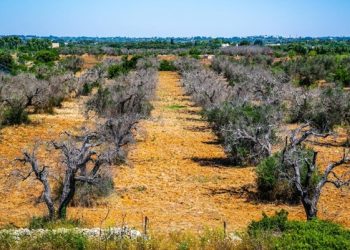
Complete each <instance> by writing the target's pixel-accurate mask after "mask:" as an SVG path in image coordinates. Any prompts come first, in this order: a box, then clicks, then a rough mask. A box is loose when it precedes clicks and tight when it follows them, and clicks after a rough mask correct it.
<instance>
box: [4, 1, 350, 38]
mask: <svg viewBox="0 0 350 250" xmlns="http://www.w3.org/2000/svg"><path fill="white" fill-rule="evenodd" d="M349 11H350V0H328V1H326V0H259V1H258V0H240V1H238V0H201V1H194V0H176V1H175V0H174V1H167V0H163V1H162V0H149V1H146V0H144V1H141V0H124V1H119V0H0V34H1V35H10V34H17V35H19V34H24V35H29V34H30V35H57V36H82V35H84V36H130V37H153V36H187V37H190V36H197V35H201V36H214V37H217V36H224V37H232V36H249V35H282V36H293V37H295V36H328V35H330V36H350V13H349Z"/></svg>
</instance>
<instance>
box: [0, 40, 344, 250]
mask: <svg viewBox="0 0 350 250" xmlns="http://www.w3.org/2000/svg"><path fill="white" fill-rule="evenodd" d="M1 39H3V43H5V44H6V42H8V44H9V45H8V46H11V44H13V41H12V40H11V39H15V38H11V39H10V38H0V41H2V40H1ZM7 39H8V40H7ZM30 41H31V40H30ZM31 42H33V43H34V44H36V47H35V48H45V46H47V41H46V40H40V39H38V40H35V39H34V40H33V41H31ZM246 43H248V44H246ZM255 43H260V42H258V41H254V44H249V41H244V40H242V41H240V43H237V45H234V43H232V44H231V45H230V46H226V45H225V46H223V45H224V44H222V46H221V47H217V46H218V45H217V41H216V42H213V41H202V42H201V43H198V44H197V43H195V44H192V45H190V44H189V43H184V44H182V43H178V44H177V43H176V42H174V41H171V42H170V43H169V44H168V45H167V43H166V42H163V43H155V44H153V43H152V42H140V43H137V44H136V43H126V44H123V43H113V42H110V43H109V42H105V43H104V42H101V43H98V42H95V43H92V42H91V41H86V42H79V41H77V42H76V43H74V44H72V45H69V46H68V45H67V46H65V45H63V46H62V47H58V48H49V49H33V45H31V44H30V43H29V42H27V41H23V42H22V45H21V46H22V47H21V46H20V47H16V48H12V49H6V50H5V49H4V50H3V51H1V50H0V60H1V61H0V62H2V63H3V64H1V65H0V66H1V67H3V65H5V64H6V65H5V66H6V67H3V68H1V73H0V101H1V106H0V124H1V130H0V135H1V137H0V163H1V166H2V170H3V171H2V172H1V174H0V199H1V200H2V202H1V203H0V228H1V229H2V230H0V248H2V246H5V245H6V244H7V243H6V242H7V241H6V239H5V236H6V235H7V233H8V232H9V231H6V230H7V229H9V228H10V229H14V228H17V229H18V228H29V229H30V230H31V231H30V233H29V234H31V233H33V234H36V233H37V231H35V230H36V229H42V228H44V229H46V230H49V231H48V233H53V234H56V233H57V232H60V231H59V230H61V228H62V227H63V228H72V227H81V228H89V229H90V230H92V231H93V230H94V229H93V228H96V230H100V228H105V229H108V228H119V229H120V230H126V231H125V232H127V233H125V232H124V231H122V232H121V234H122V236H123V237H120V238H118V240H116V241H115V239H114V238H113V239H102V238H103V237H102V236H101V235H100V237H99V239H98V240H97V241H96V242H95V241H94V239H92V240H91V239H89V240H91V242H90V243H89V244H92V245H91V246H89V247H88V248H92V249H93V248H94V244H98V245H99V247H98V248H99V249H101V246H100V244H102V242H103V241H105V242H104V243H103V244H111V245H113V246H114V244H117V245H118V244H121V245H123V244H124V243H125V242H124V240H131V241H132V242H131V243H130V242H129V243H128V244H136V245H137V246H138V247H134V248H137V249H138V248H140V246H139V245H138V244H146V245H147V244H150V245H148V247H145V249H153V247H152V246H153V245H152V244H154V243H156V242H158V243H159V242H163V241H164V242H167V243H162V244H164V245H163V246H162V247H161V246H159V247H154V248H155V249H166V248H167V247H165V246H167V245H166V244H170V245H171V247H170V245H169V249H212V248H215V249H235V248H236V247H237V248H238V249H252V248H253V249H274V247H275V246H278V245H279V244H282V245H283V243H281V242H289V241H290V237H294V236H291V235H294V234H295V235H296V236H298V237H299V236H300V237H301V236H302V235H299V234H298V232H297V231H298V230H305V237H304V238H303V239H300V242H301V243H300V244H301V246H303V247H304V246H305V245H303V244H306V245H307V244H308V243H307V242H308V241H311V242H314V243H315V242H321V239H325V243H324V244H325V246H332V247H334V246H336V245H337V244H338V243H337V242H333V241H332V239H329V238H328V237H327V238H325V234H327V232H331V234H332V235H333V234H334V235H338V236H339V237H340V238H341V239H340V238H339V242H343V243H342V244H349V245H350V239H348V234H349V232H350V231H349V230H348V228H350V220H349V219H348V218H349V216H350V212H349V211H350V192H349V191H350V190H349V186H350V179H349V176H350V171H349V163H350V153H349V139H350V135H349V125H350V115H349V114H350V104H349V103H350V92H349V91H348V86H350V78H349V76H350V75H348V73H347V72H348V69H350V60H349V53H350V46H348V45H347V43H346V42H344V41H342V40H340V41H338V40H335V41H316V40H311V41H309V42H304V41H297V42H294V43H292V42H289V41H286V42H285V43H283V44H282V45H279V46H277V47H276V46H267V45H266V46H265V45H264V44H260V45H257V44H255ZM0 45H1V44H0ZM109 46H110V47H109ZM123 46H125V47H123ZM143 46H144V47H143ZM188 46H190V47H188ZM0 48H1V46H0ZM334 48H336V49H334ZM334 51H336V52H334ZM318 53H319V54H318ZM322 53H324V54H322ZM287 215H288V216H287ZM145 223H147V225H145ZM130 228H132V229H136V230H137V231H138V232H140V233H139V234H140V235H142V233H144V235H143V236H145V237H138V238H137V239H136V241H135V242H134V241H133V240H134V239H133V238H132V237H129V238H128V236H127V234H128V231H127V230H129V229H130ZM119 229H116V230H117V231H118V230H119ZM21 230H22V229H19V232H22V231H21ZM25 230H27V229H25ZM55 230H58V231H55ZM69 230H72V229H69ZM82 230H84V229H82ZM113 230H114V229H113ZM39 231H40V230H39ZM26 232H27V231H26ZM138 232H137V234H138ZM317 232H322V233H320V234H318V233H317ZM16 233H17V231H10V234H9V235H10V236H11V234H16ZM69 233H73V234H74V233H77V232H74V229H73V231H72V232H71V231H69V232H68V234H69ZM124 233H125V235H123V234H124ZM68 234H67V235H68ZM100 234H101V232H100ZM147 235H148V236H149V235H152V236H151V237H149V238H147V237H146V236H147ZM27 236H28V235H24V236H20V237H19V239H17V238H15V240H14V242H15V243H13V242H12V243H8V244H12V246H14V245H16V246H17V248H19V249H21V247H22V246H23V245H22V244H25V242H26V239H27V238H26V237H27ZM1 237H2V238H1ZM16 237H17V236H16ZM55 237H56V236H54V238H55ZM67 237H68V236H67ZM69 237H70V236H69ZM77 237H78V238H79V237H85V235H84V233H81V232H80V233H78V236H77ZM212 237H213V238H212ZM313 237H315V238H313ZM342 237H344V238H342ZM88 238H89V237H88ZM90 238H91V237H90ZM33 239H34V240H35V239H39V238H38V236H35V237H34V238H33ZM153 239H155V242H153V241H152V240H153ZM138 240H142V242H139V241H138ZM119 241H120V242H119ZM144 241H145V242H144ZM304 241H305V242H304ZM205 242H206V243H205ZM208 242H209V243H208ZM237 242H239V244H241V245H239V244H238V243H237ZM292 243H293V242H292ZM292 243H291V242H289V243H288V244H292ZM4 244H5V245H4ZM13 244H14V245H13ZM50 244H51V243H50ZM74 244H75V243H74ZM182 244H185V245H184V247H183V248H182V247H180V246H182ZM191 244H192V245H191ZM203 244H204V245H205V244H209V245H206V247H203V246H204V245H203ZM211 244H214V245H215V247H214V246H213V245H211ZM339 244H340V243H339ZM151 245H152V246H151ZM174 245H175V246H176V247H174ZM292 245H293V244H292ZM40 246H42V245H40ZM223 246H225V247H223ZM293 246H294V245H293ZM307 246H309V247H315V246H316V245H312V244H311V245H307ZM298 247H299V248H301V249H302V248H303V247H300V246H298ZM5 248H6V247H5ZM13 248H15V247H13ZM53 248H55V247H53ZM56 248H57V247H56ZM58 248H60V247H58ZM63 248H64V247H63ZM85 248H86V247H85ZM105 248H106V249H108V247H105ZM110 248H111V249H113V248H114V247H112V246H111V247H110ZM130 248H133V247H130ZM335 248H336V247H335ZM68 249H70V248H69V247H68ZM126 249H129V248H126ZM141 249H144V248H142V247H141Z"/></svg>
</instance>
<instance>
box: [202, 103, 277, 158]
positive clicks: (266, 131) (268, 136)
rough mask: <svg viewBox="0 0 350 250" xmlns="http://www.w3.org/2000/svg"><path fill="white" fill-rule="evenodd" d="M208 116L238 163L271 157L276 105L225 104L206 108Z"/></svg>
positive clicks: (230, 154)
mask: <svg viewBox="0 0 350 250" xmlns="http://www.w3.org/2000/svg"><path fill="white" fill-rule="evenodd" d="M205 116H206V117H207V119H208V121H209V122H210V123H211V124H212V125H213V126H214V129H215V130H216V131H217V133H218V135H219V137H220V138H221V140H222V141H223V143H224V146H225V150H226V152H227V153H228V155H229V157H230V158H231V160H232V161H233V162H234V163H235V164H238V165H247V164H256V163H259V162H260V161H261V160H262V159H264V158H265V157H268V156H270V153H271V144H272V143H273V142H274V141H275V140H276V136H275V132H274V124H275V122H276V120H275V115H274V109H273V107H272V106H268V105H261V106H257V105H253V104H234V103H233V102H232V103H224V104H223V105H221V106H219V107H216V108H212V109H209V110H207V111H205Z"/></svg>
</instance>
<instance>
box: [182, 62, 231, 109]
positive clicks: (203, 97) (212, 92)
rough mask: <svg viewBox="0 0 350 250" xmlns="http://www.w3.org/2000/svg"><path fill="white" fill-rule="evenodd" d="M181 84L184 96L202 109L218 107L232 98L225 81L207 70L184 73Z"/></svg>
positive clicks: (229, 88)
mask: <svg viewBox="0 0 350 250" xmlns="http://www.w3.org/2000/svg"><path fill="white" fill-rule="evenodd" d="M182 84H183V86H184V87H185V90H186V94H188V95H190V96H191V97H192V100H193V101H194V102H195V103H196V104H197V105H200V106H202V107H204V108H210V107H213V106H215V105H219V104H220V103H223V102H224V101H226V100H228V99H229V98H230V97H231V96H232V88H231V87H230V86H229V85H228V84H227V83H226V82H225V80H224V79H222V78H221V77H220V76H219V75H217V74H216V73H215V72H212V71H210V70H208V69H200V70H191V71H185V72H184V73H183V77H182Z"/></svg>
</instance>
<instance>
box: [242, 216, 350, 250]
mask: <svg viewBox="0 0 350 250" xmlns="http://www.w3.org/2000/svg"><path fill="white" fill-rule="evenodd" d="M287 217H288V213H287V212H286V211H283V210H282V211H280V212H277V213H276V214H275V215H274V216H271V217H268V216H266V215H264V216H263V218H262V219H261V220H260V221H256V222H252V223H251V224H250V225H249V227H248V235H249V236H248V238H247V239H245V240H244V241H243V242H242V244H241V246H245V247H246V248H248V249H250V247H252V246H254V247H255V249H293V250H294V249H339V250H340V249H350V231H349V230H347V229H344V228H342V227H341V226H339V225H337V224H334V223H331V222H327V221H320V220H312V221H308V222H304V221H288V219H287Z"/></svg>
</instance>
